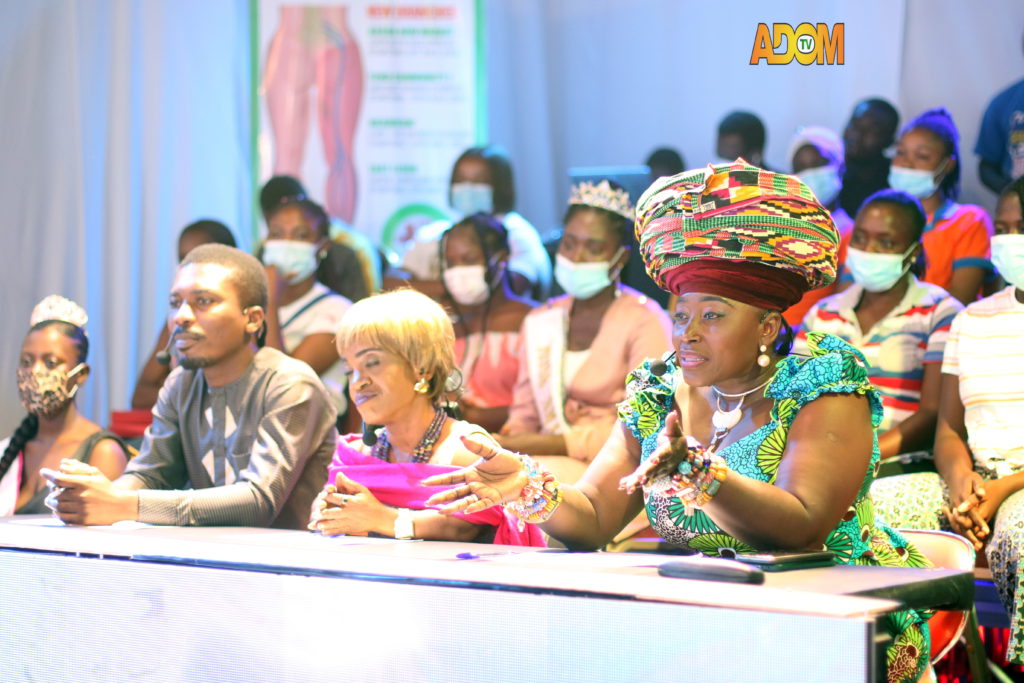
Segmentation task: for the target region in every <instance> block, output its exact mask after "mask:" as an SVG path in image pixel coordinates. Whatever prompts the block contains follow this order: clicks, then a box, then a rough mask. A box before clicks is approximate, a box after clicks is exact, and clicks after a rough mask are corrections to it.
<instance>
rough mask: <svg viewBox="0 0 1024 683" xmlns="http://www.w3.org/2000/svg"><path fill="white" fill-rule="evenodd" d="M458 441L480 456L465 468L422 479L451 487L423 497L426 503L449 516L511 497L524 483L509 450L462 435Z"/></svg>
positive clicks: (520, 468)
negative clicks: (425, 497) (460, 440)
mask: <svg viewBox="0 0 1024 683" xmlns="http://www.w3.org/2000/svg"><path fill="white" fill-rule="evenodd" d="M462 444H463V445H464V446H465V447H466V449H467V450H469V452H470V453H473V454H474V455H478V456H480V458H479V459H478V460H477V461H476V462H474V463H473V464H472V465H470V466H469V467H463V468H462V469H461V470H456V471H455V472H450V473H448V474H439V475H436V476H433V477H428V478H427V479H424V480H423V481H422V482H421V483H422V484H423V485H424V486H451V485H452V484H455V486H454V487H453V488H451V489H448V490H447V491H442V492H441V493H435V494H434V495H432V496H431V497H430V498H428V499H427V501H426V504H427V505H428V506H431V507H434V506H437V509H438V511H440V512H441V513H443V514H446V515H450V514H452V513H455V512H464V513H467V514H472V513H474V512H480V511H481V510H486V509H487V508H489V507H493V506H495V505H501V504H502V503H507V502H509V501H512V500H515V499H516V498H518V497H519V494H520V493H522V490H523V487H524V486H526V483H527V476H526V468H525V467H524V466H523V462H522V461H521V460H520V459H519V456H517V455H516V454H515V453H513V452H512V451H509V450H506V449H504V448H501V447H497V446H492V445H490V444H486V443H480V442H479V441H477V440H475V439H473V438H472V437H466V436H464V437H462Z"/></svg>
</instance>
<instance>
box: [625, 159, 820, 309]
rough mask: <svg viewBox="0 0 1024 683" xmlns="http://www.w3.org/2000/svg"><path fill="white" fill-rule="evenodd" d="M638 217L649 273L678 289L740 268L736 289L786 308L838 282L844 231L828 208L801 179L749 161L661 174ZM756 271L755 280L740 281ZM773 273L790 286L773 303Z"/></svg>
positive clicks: (639, 206)
mask: <svg viewBox="0 0 1024 683" xmlns="http://www.w3.org/2000/svg"><path fill="white" fill-rule="evenodd" d="M636 216H637V220H636V236H637V241H638V242H639V245H640V254H641V256H642V257H643V260H644V265H645V266H646V268H647V272H648V273H649V274H650V276H651V278H652V279H653V280H654V281H655V282H656V283H657V284H658V286H659V287H661V288H662V289H665V290H666V291H669V292H672V293H673V294H680V293H681V291H679V290H681V288H682V287H684V286H685V283H686V280H687V277H688V275H687V274H688V273H693V275H696V274H697V272H698V271H702V272H703V273H705V275H704V277H705V278H706V277H707V276H708V275H707V274H708V273H712V272H715V273H719V274H721V273H733V274H734V275H733V276H732V277H731V279H732V280H733V282H730V283H729V285H730V292H735V291H739V290H749V292H750V294H749V297H748V298H749V300H748V303H751V304H752V305H758V306H762V307H765V308H776V309H779V310H783V309H784V308H786V307H788V306H789V305H792V303H795V301H793V300H792V299H793V296H796V299H797V300H798V299H799V292H795V291H794V289H800V290H808V289H817V288H819V287H824V286H826V285H828V284H830V283H832V282H833V281H835V279H836V253H837V250H838V247H839V233H838V232H837V231H836V226H835V224H834V223H833V222H832V217H831V215H830V214H829V212H828V211H827V210H826V209H825V208H824V207H823V206H822V205H821V204H819V203H818V201H817V199H815V197H814V194H813V193H812V192H811V190H810V189H809V188H808V187H807V186H806V185H804V184H803V183H802V182H801V181H800V180H799V179H798V178H796V177H795V176H791V175H785V174H783V173H774V172H772V171H766V170H764V169H762V168H758V167H756V166H751V165H750V164H748V163H747V162H746V161H744V160H743V159H737V160H736V161H734V162H732V163H728V164H717V165H708V166H707V167H705V168H702V169H696V170H691V171H684V172H682V173H680V174H678V175H675V176H669V177H665V178H659V179H658V180H657V181H655V182H654V184H653V185H651V186H650V187H649V188H648V189H647V191H646V192H644V194H643V196H642V197H640V201H639V202H638V204H637V208H636ZM691 264H692V265H691ZM755 264H756V265H755ZM712 266H714V267H713V268H712ZM751 266H753V267H751ZM755 272H756V273H757V274H758V278H757V282H756V283H755V282H753V281H751V282H750V283H749V286H747V287H744V284H743V282H738V281H736V280H737V279H740V278H743V276H744V274H745V273H755ZM772 273H776V274H777V275H776V277H777V279H778V280H779V281H780V283H783V284H784V285H785V288H786V290H787V291H786V292H785V293H782V294H777V295H776V296H775V297H774V298H772V297H771V296H769V297H768V299H769V302H770V303H771V305H769V303H766V302H765V295H766V292H765V291H764V290H765V283H764V279H765V277H766V276H767V277H768V278H769V279H770V278H772V277H773V276H772ZM794 276H796V277H794ZM716 277H721V275H717V276H716ZM794 283H795V287H794ZM768 289H770V287H769V288H768ZM758 290H760V291H758ZM688 291H705V290H697V289H689V290H688ZM767 294H769V295H770V294H773V293H772V292H767ZM727 295H728V294H727ZM732 298H737V299H738V300H740V301H744V300H746V299H744V298H743V297H736V296H732Z"/></svg>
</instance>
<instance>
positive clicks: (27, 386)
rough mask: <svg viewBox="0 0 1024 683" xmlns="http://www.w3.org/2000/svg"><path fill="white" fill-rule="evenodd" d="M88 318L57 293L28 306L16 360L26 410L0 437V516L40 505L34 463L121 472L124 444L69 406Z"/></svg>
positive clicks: (85, 369) (82, 361)
mask: <svg viewBox="0 0 1024 683" xmlns="http://www.w3.org/2000/svg"><path fill="white" fill-rule="evenodd" d="M87 321H88V316H86V313H85V311H84V310H82V308H81V307H80V306H79V305H78V304H76V303H75V302H73V301H70V300H68V299H65V298H64V297H61V296H57V295H52V296H48V297H46V298H45V299H43V300H42V301H40V302H39V303H38V304H37V305H36V307H35V308H34V309H33V310H32V316H31V318H30V319H29V332H28V334H27V335H26V336H25V341H24V342H22V344H21V359H20V360H19V361H18V395H19V396H20V397H21V403H22V405H24V406H25V410H26V411H28V415H26V416H25V417H24V419H22V421H21V424H19V425H18V428H17V429H16V430H15V431H14V435H13V436H11V437H10V438H8V439H4V440H3V441H0V454H2V455H0V516H7V515H11V514H38V513H44V512H47V508H46V505H45V503H44V501H45V499H46V496H47V493H48V489H47V487H46V482H45V480H44V479H43V478H42V477H41V476H40V475H39V470H40V468H42V467H50V468H53V467H57V466H59V465H60V462H61V460H63V459H65V458H66V459H69V460H77V461H79V462H83V463H89V464H91V465H92V466H93V467H95V468H97V470H99V471H100V472H102V473H103V474H104V476H107V477H116V476H118V475H119V474H121V472H123V471H124V466H125V463H126V462H127V459H128V457H127V451H128V449H127V447H126V446H125V445H124V443H123V442H122V441H121V440H120V439H119V438H118V437H117V436H115V435H114V434H111V433H110V432H108V431H106V430H104V429H101V428H100V426H99V425H98V424H96V423H95V422H92V421H91V420H89V419H87V418H85V417H84V416H83V415H82V414H81V413H79V412H78V409H77V407H76V406H75V395H76V394H77V393H78V389H79V388H80V387H81V386H82V385H83V384H85V380H86V378H87V377H88V376H89V366H88V365H87V363H86V361H87V360H88V356H89V337H88V335H86V333H85V324H86V322H87Z"/></svg>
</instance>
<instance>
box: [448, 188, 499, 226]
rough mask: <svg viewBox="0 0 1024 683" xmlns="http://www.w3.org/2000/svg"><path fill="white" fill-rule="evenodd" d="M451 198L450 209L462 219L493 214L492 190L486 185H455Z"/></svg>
mask: <svg viewBox="0 0 1024 683" xmlns="http://www.w3.org/2000/svg"><path fill="white" fill-rule="evenodd" d="M451 197H452V208H453V209H455V213H457V214H459V215H460V216H462V217H463V218H465V217H466V216H472V215H473V214H475V213H493V212H494V188H493V187H491V186H490V185H488V184H486V183H455V184H454V185H452V194H451Z"/></svg>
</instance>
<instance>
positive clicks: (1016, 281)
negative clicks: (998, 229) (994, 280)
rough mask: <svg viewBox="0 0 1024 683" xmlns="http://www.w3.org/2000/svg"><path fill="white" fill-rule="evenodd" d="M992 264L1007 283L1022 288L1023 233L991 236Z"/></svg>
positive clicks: (1023, 281)
mask: <svg viewBox="0 0 1024 683" xmlns="http://www.w3.org/2000/svg"><path fill="white" fill-rule="evenodd" d="M991 244H992V264H993V265H994V266H995V267H996V270H998V271H999V274H1000V275H1002V276H1003V279H1004V280H1006V281H1007V282H1008V283H1010V284H1011V285H1013V286H1014V287H1017V288H1018V289H1024V235H996V236H995V237H993V238H992V242H991Z"/></svg>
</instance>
